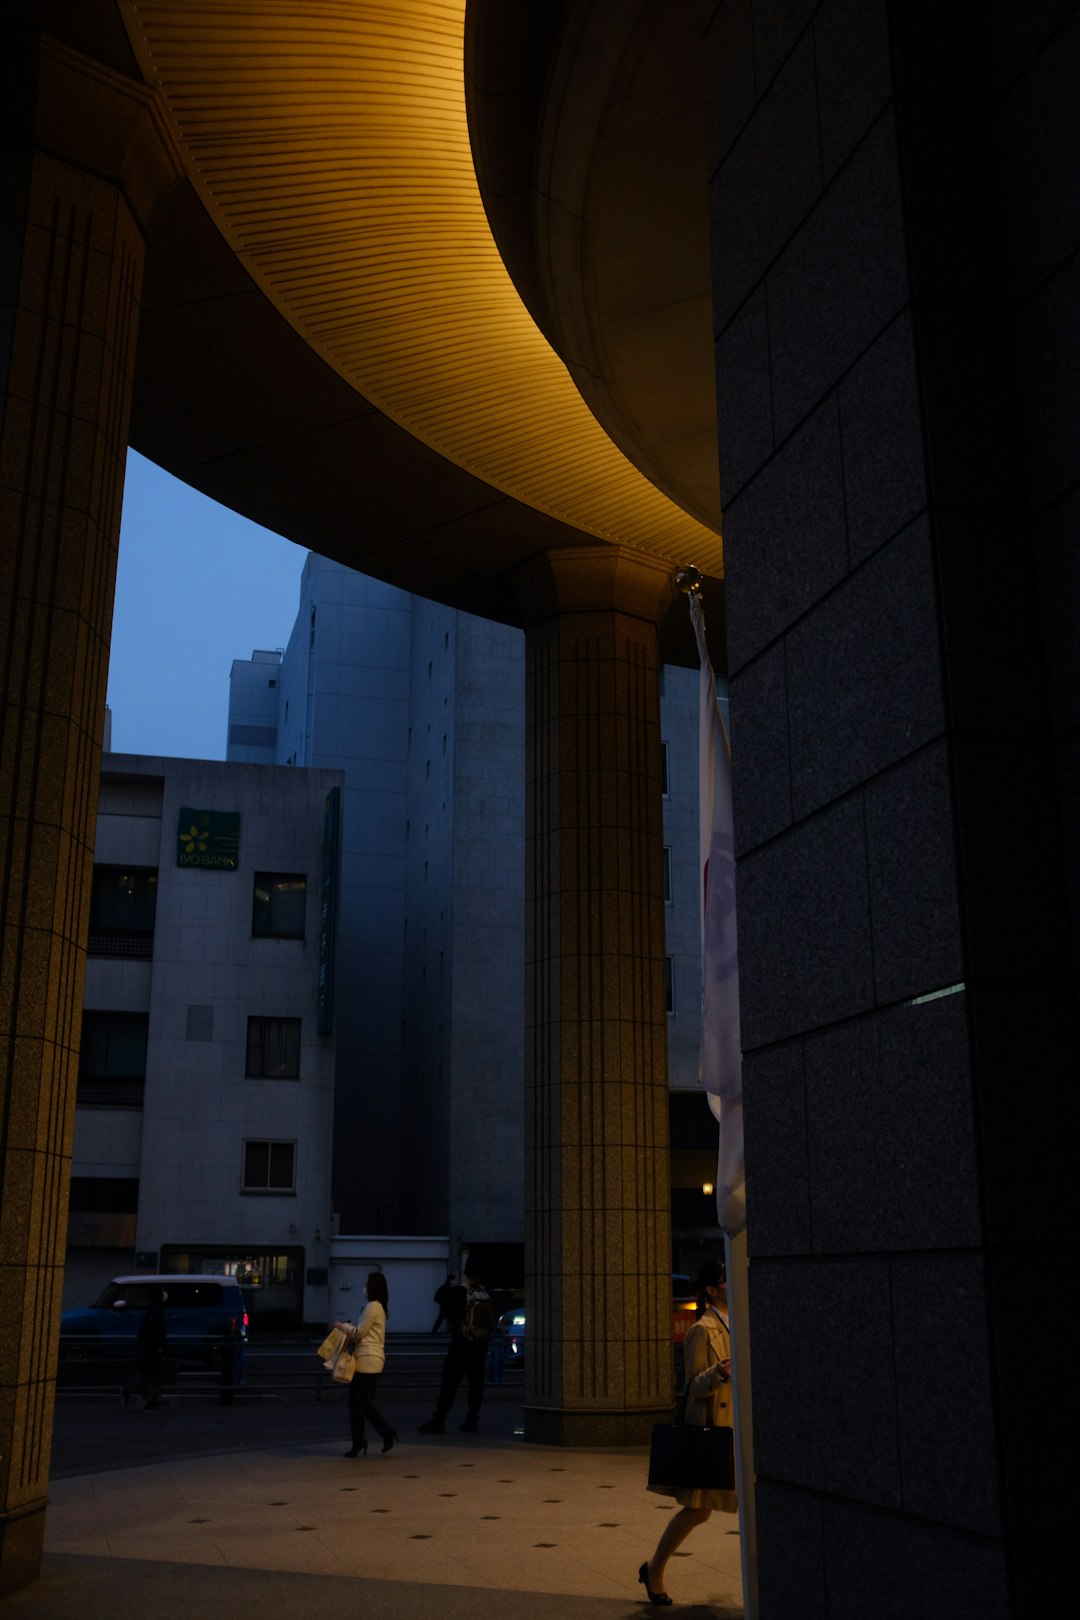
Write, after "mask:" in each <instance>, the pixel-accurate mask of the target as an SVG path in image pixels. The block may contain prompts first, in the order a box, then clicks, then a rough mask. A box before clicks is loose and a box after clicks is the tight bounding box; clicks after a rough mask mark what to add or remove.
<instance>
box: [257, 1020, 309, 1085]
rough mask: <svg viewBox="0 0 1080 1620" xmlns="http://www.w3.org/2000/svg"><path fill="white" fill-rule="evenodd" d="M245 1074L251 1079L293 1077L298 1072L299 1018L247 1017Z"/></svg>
mask: <svg viewBox="0 0 1080 1620" xmlns="http://www.w3.org/2000/svg"><path fill="white" fill-rule="evenodd" d="M244 1073H245V1074H246V1075H247V1076H248V1077H249V1078H250V1079H253V1080H295V1079H296V1078H297V1077H298V1075H299V1073H300V1020H299V1018H249V1019H248V1027H247V1060H246V1062H245V1064H244Z"/></svg>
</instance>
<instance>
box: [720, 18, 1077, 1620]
mask: <svg viewBox="0 0 1080 1620" xmlns="http://www.w3.org/2000/svg"><path fill="white" fill-rule="evenodd" d="M750 12H752V13H753V22H752V26H751V24H750V21H749V20H748V19H749V13H750ZM1078 52H1080V16H1078V15H1077V14H1076V13H1075V12H1073V13H1071V14H1070V15H1069V17H1068V19H1065V18H1064V17H1063V16H1061V15H1058V14H1055V15H1050V14H1048V13H1042V12H1040V13H1039V15H1038V17H1037V18H1036V17H1035V16H1033V15H1031V14H1029V13H1027V12H1025V13H1024V24H1023V26H1021V25H1020V22H1019V14H1018V13H1015V12H1014V11H1013V10H1012V9H1011V8H1004V9H1001V10H997V11H994V10H992V9H988V8H949V7H939V8H937V9H936V10H935V11H934V12H933V13H932V14H931V12H930V11H929V10H928V9H926V8H922V7H915V6H909V5H905V4H903V3H896V0H864V3H862V4H860V5H857V6H845V5H820V6H817V7H813V8H803V9H800V10H798V11H796V9H794V8H786V9H785V10H784V15H783V17H781V16H780V11H779V9H778V8H775V7H771V6H769V5H765V4H757V3H756V0H754V3H752V4H751V5H750V6H748V7H747V6H730V5H729V6H721V7H717V8H715V9H714V11H713V13H712V17H711V20H710V35H709V44H708V56H707V60H708V63H709V75H710V81H711V82H710V84H709V98H710V117H709V120H708V123H709V129H710V132H711V139H712V141H713V150H712V154H711V164H710V167H711V173H712V181H711V205H712V222H713V268H714V314H715V330H716V333H717V339H716V357H717V383H718V391H717V398H718V417H719V430H720V466H721V477H722V494H723V503H724V555H725V565H726V584H727V608H728V621H727V651H728V668H729V672H730V676H731V733H732V747H733V759H732V768H733V776H734V799H735V832H736V854H737V857H738V862H739V866H738V893H739V968H740V979H741V990H742V1002H741V1015H742V1041H743V1086H744V1098H745V1127H746V1176H747V1208H748V1214H749V1222H748V1228H747V1237H748V1245H749V1255H750V1271H749V1277H750V1305H751V1311H750V1331H751V1341H752V1346H753V1367H754V1373H753V1376H754V1386H753V1400H754V1461H755V1468H756V1511H757V1536H758V1575H759V1583H760V1599H761V1602H760V1613H761V1616H762V1620H787V1617H789V1616H791V1615H798V1616H799V1620H834V1617H836V1616H841V1615H843V1616H849V1615H873V1616H874V1620H899V1617H901V1616H904V1615H907V1614H910V1613H913V1612H919V1613H926V1612H929V1613H932V1614H937V1615H950V1616H952V1615H961V1614H964V1615H975V1614H978V1615H981V1616H990V1615H993V1616H995V1617H1004V1616H1014V1617H1023V1620H1041V1616H1043V1615H1046V1614H1052V1613H1054V1611H1055V1609H1057V1608H1059V1607H1060V1604H1061V1598H1060V1594H1061V1592H1062V1591H1065V1590H1067V1589H1068V1584H1069V1582H1070V1581H1071V1578H1072V1562H1073V1551H1072V1547H1073V1542H1074V1541H1075V1523H1076V1512H1077V1502H1076V1468H1075V1461H1074V1457H1073V1448H1072V1445H1071V1435H1072V1432H1073V1428H1074V1426H1075V1425H1074V1423H1071V1421H1070V1419H1071V1411H1072V1409H1073V1407H1074V1404H1075V1399H1076V1375H1075V1366H1074V1364H1073V1363H1074V1360H1075V1358H1074V1356H1073V1354H1072V1350H1071V1344H1070V1340H1069V1336H1068V1335H1065V1334H1063V1333H1062V1330H1061V1324H1062V1320H1063V1317H1062V1309H1063V1298H1064V1293H1065V1292H1067V1285H1066V1284H1064V1283H1063V1269H1064V1263H1065V1256H1066V1254H1067V1253H1068V1252H1069V1250H1070V1248H1071V1246H1072V1245H1073V1244H1074V1242H1075V1224H1076V1217H1075V1208H1074V1205H1075V1199H1074V1198H1073V1195H1072V1187H1073V1184H1074V1181H1075V1164H1074V1152H1073V1147H1072V1143H1073V1141H1074V1140H1075V1126H1076V1118H1077V1101H1078V1090H1077V1085H1076V1076H1077V1072H1078V1039H1077V1035H1078V1031H1077V1021H1076V1009H1077V1005H1078V1002H1077V995H1076V989H1077V966H1076V964H1077V944H1078V941H1080V906H1078V904H1077V901H1078V899H1080V887H1078V884H1077V874H1078V872H1080V861H1078V859H1077V836H1076V827H1077V814H1076V811H1077V808H1078V805H1080V790H1078V786H1077V784H1078V783H1080V770H1078V764H1080V699H1078V692H1080V686H1078V683H1077V678H1076V677H1077V657H1076V652H1077V647H1078V645H1080V637H1078V634H1077V606H1078V604H1080V566H1078V562H1077V558H1078V556H1080V549H1078V547H1077V544H1076V531H1077V519H1078V515H1080V500H1078V496H1080V432H1078V424H1077V403H1078V394H1077V386H1076V378H1077V375H1078V371H1080V365H1078V361H1080V322H1078V320H1077V311H1078V310H1080V298H1078V296H1077V294H1078V280H1077V273H1078V268H1080V256H1078V254H1077V246H1078V238H1080V221H1078V219H1077V215H1076V211H1075V210H1074V209H1069V208H1066V207H1064V206H1062V202H1061V199H1062V198H1064V197H1065V196H1066V195H1070V194H1071V192H1070V188H1072V189H1073V190H1075V170H1076V164H1075V151H1076V146H1075V131H1076V96H1075V74H1074V73H1073V72H1071V71H1070V66H1069V65H1068V64H1075V62H1076V61H1077V60H1078V54H1077V53H1078ZM1035 131H1037V134H1036V133H1035ZM780 177H782V179H781V178H780ZM808 1346H810V1347H811V1348H810V1349H808ZM808 1359H809V1361H810V1363H811V1366H810V1368H809V1370H808ZM1067 1414H1068V1415H1067Z"/></svg>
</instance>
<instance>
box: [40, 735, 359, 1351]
mask: <svg viewBox="0 0 1080 1620" xmlns="http://www.w3.org/2000/svg"><path fill="white" fill-rule="evenodd" d="M341 783H342V775H341V773H340V772H339V771H332V770H313V771H307V770H305V771H296V770H286V769H275V768H273V767H269V768H268V767H266V766H263V765H239V764H223V763H218V762H208V761H202V760H180V759H153V758H147V757H142V756H134V755H120V754H110V755H106V756H105V759H104V763H103V769H102V779H101V794H100V803H99V815H98V823H97V839H96V844H95V866H94V885H93V893H92V897H91V905H90V927H89V955H88V961H87V972H86V989H85V998H84V1008H85V1012H84V1025H83V1042H82V1057H81V1065H80V1073H79V1087H78V1107H77V1110H76V1125H75V1140H74V1163H73V1174H72V1188H71V1218H70V1227H69V1239H68V1241H69V1265H68V1272H67V1279H66V1288H65V1303H66V1304H84V1303H87V1302H88V1301H89V1300H90V1299H91V1298H92V1297H93V1295H94V1294H96V1292H97V1291H98V1290H99V1288H100V1287H101V1285H102V1284H103V1282H104V1281H106V1280H107V1279H108V1277H109V1276H111V1275H113V1274H114V1272H118V1271H121V1270H129V1269H131V1266H132V1263H133V1260H134V1263H135V1264H136V1265H137V1266H138V1267H139V1268H146V1269H153V1270H156V1269H159V1268H160V1269H162V1270H165V1271H190V1272H193V1273H199V1272H203V1273H206V1272H211V1273H218V1272H227V1273H230V1274H238V1275H240V1276H241V1277H242V1278H243V1279H244V1280H246V1281H247V1282H248V1283H249V1284H250V1285H251V1295H250V1297H251V1298H252V1300H253V1302H254V1306H253V1314H254V1315H255V1317H256V1319H258V1318H260V1317H261V1318H264V1319H265V1320H266V1321H267V1322H273V1321H288V1320H293V1321H295V1320H305V1321H322V1320H324V1319H325V1316H326V1310H327V1301H328V1269H329V1253H330V1250H329V1242H330V1221H331V1198H330V1159H331V1140H332V1132H333V1091H334V1073H335V1045H334V1036H333V1033H332V1028H331V1029H330V1030H327V1028H326V1026H327V1024H328V1023H330V1022H332V1013H331V1000H332V996H333V992H334V990H335V988H336V985H335V966H336V964H335V960H334V952H333V942H332V939H331V938H328V936H327V930H326V928H325V926H323V918H322V911H323V906H324V904H325V903H326V901H327V899H328V898H329V897H330V896H331V895H332V893H333V888H334V883H335V877H336V851H335V844H334V830H333V828H334V824H333V813H334V812H335V811H336V810H337V809H338V808H339V806H338V803H337V800H338V796H339V795H340V789H341ZM328 805H329V810H330V812H331V815H330V817H329V819H328ZM328 829H329V832H328Z"/></svg>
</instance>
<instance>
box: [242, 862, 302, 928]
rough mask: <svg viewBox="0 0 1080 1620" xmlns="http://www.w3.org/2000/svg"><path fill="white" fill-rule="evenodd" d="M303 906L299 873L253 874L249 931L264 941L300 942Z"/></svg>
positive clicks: (300, 874)
mask: <svg viewBox="0 0 1080 1620" xmlns="http://www.w3.org/2000/svg"><path fill="white" fill-rule="evenodd" d="M306 906H307V878H306V877H305V876H304V874H303V872H256V874H255V900H254V904H253V905H252V908H251V932H252V933H253V934H256V935H258V936H259V937H261V938H264V939H303V937H304V911H305V908H306Z"/></svg>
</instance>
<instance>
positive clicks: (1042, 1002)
mask: <svg viewBox="0 0 1080 1620" xmlns="http://www.w3.org/2000/svg"><path fill="white" fill-rule="evenodd" d="M969 1000H970V1004H971V1023H972V1031H973V1050H974V1053H975V1060H976V1065H977V1071H976V1072H977V1087H978V1090H977V1098H976V1102H977V1110H978V1112H977V1124H978V1136H979V1149H980V1161H981V1168H982V1182H983V1200H984V1207H985V1211H986V1231H987V1236H988V1239H989V1241H990V1242H991V1243H992V1244H995V1245H1000V1246H1001V1247H1002V1248H1003V1249H1006V1248H1011V1247H1020V1248H1022V1249H1023V1248H1029V1249H1031V1250H1032V1252H1034V1251H1036V1250H1037V1249H1038V1248H1040V1247H1042V1246H1043V1245H1044V1244H1046V1243H1051V1244H1052V1243H1054V1242H1056V1241H1057V1239H1058V1236H1059V1234H1060V1233H1062V1232H1067V1231H1070V1230H1071V1228H1072V1227H1073V1225H1074V1223H1075V1219H1076V1196H1075V1190H1074V1184H1075V1178H1076V1172H1075V1143H1076V1141H1077V1137H1078V1135H1080V1087H1078V1086H1077V1083H1076V1073H1077V1065H1076V1044H1075V1042H1076V1032H1075V1026H1076V1001H1075V991H1074V990H1073V989H1071V988H1068V987H1063V988H1061V989H1052V988H1045V987H1043V986H1039V985H1034V986H1017V985H1012V986H1010V987H1009V993H1008V996H1007V997H1005V996H1003V995H1002V993H1001V990H1000V988H999V987H998V986H996V985H995V986H986V987H985V988H983V987H979V986H976V987H975V989H974V990H972V991H971V992H969Z"/></svg>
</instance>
